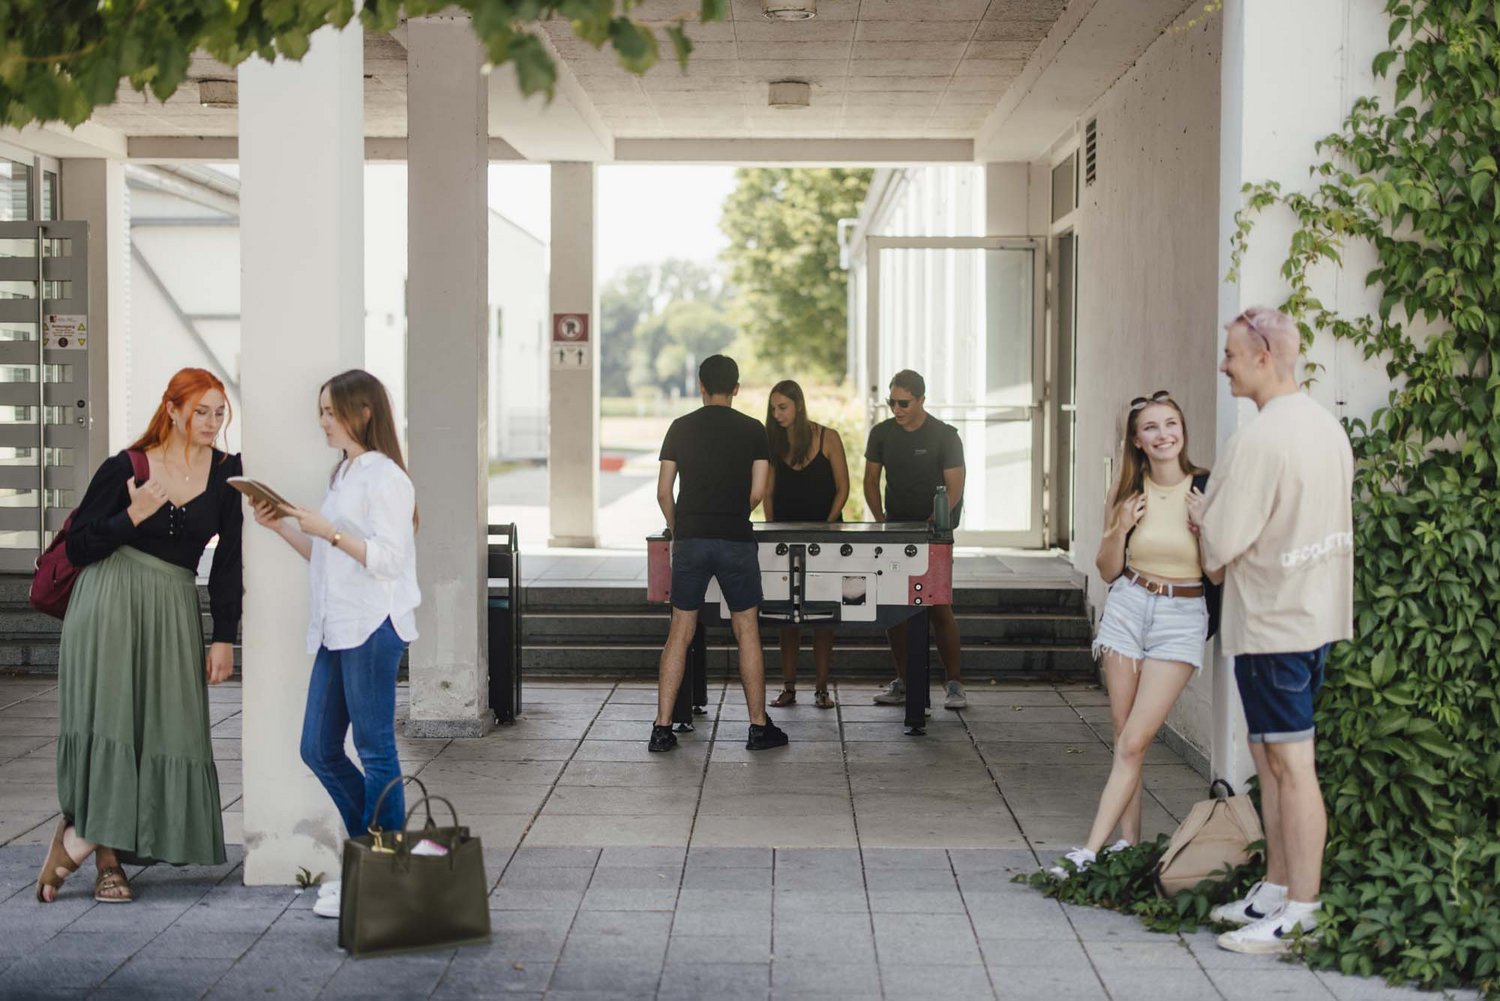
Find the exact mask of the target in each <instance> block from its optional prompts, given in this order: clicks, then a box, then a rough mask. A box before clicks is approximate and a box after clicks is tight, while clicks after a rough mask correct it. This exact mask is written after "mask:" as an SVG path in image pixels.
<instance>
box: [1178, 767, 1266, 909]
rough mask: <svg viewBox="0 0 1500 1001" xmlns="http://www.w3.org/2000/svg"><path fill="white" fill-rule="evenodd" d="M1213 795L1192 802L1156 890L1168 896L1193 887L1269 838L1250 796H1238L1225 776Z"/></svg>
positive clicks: (1247, 857)
mask: <svg viewBox="0 0 1500 1001" xmlns="http://www.w3.org/2000/svg"><path fill="white" fill-rule="evenodd" d="M1220 786H1223V787H1224V792H1223V794H1222V795H1220V794H1219V793H1218V792H1217V791H1216V790H1217V789H1218V788H1219V787H1220ZM1208 794H1209V797H1210V798H1209V799H1205V800H1200V801H1198V802H1197V803H1194V804H1193V809H1192V810H1191V811H1189V813H1188V815H1187V819H1185V820H1184V821H1183V822H1182V824H1181V825H1180V826H1179V827H1178V828H1177V830H1176V831H1175V832H1173V834H1172V843H1171V844H1170V845H1168V846H1167V851H1166V853H1165V854H1164V855H1162V857H1161V861H1160V862H1158V863H1157V864H1156V889H1157V892H1159V893H1160V894H1161V895H1162V896H1164V897H1171V896H1175V895H1176V894H1178V893H1181V892H1182V891H1183V890H1191V889H1192V888H1193V887H1195V886H1197V885H1198V884H1199V883H1201V882H1203V881H1204V880H1205V879H1209V878H1213V876H1214V873H1216V872H1218V871H1219V870H1221V869H1223V868H1225V867H1226V866H1230V867H1232V866H1238V865H1243V864H1245V863H1246V862H1248V861H1249V860H1250V852H1249V847H1250V845H1251V844H1252V843H1253V842H1256V841H1259V840H1261V839H1262V838H1263V837H1265V833H1264V832H1263V831H1262V830H1261V826H1260V815H1259V814H1257V813H1256V812H1255V804H1254V803H1252V802H1250V797H1249V796H1236V795H1235V794H1234V790H1233V789H1232V788H1230V785H1229V783H1228V782H1225V781H1224V780H1223V779H1215V780H1214V782H1213V785H1211V786H1209V787H1208Z"/></svg>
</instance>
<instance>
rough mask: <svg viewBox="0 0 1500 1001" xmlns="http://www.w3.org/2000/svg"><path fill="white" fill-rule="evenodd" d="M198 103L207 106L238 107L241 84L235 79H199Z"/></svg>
mask: <svg viewBox="0 0 1500 1001" xmlns="http://www.w3.org/2000/svg"><path fill="white" fill-rule="evenodd" d="M198 103H199V104H201V105H203V107H205V108H238V107H239V106H240V86H239V84H238V83H236V82H235V81H233V80H199V81H198Z"/></svg>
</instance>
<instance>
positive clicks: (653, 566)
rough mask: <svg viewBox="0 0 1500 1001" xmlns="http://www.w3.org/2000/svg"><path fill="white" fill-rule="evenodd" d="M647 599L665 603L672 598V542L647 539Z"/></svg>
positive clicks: (660, 603)
mask: <svg viewBox="0 0 1500 1001" xmlns="http://www.w3.org/2000/svg"><path fill="white" fill-rule="evenodd" d="M646 600H647V601H649V602H651V603H652V604H654V605H665V604H666V603H667V602H669V601H671V600H672V542H671V540H670V539H648V540H646Z"/></svg>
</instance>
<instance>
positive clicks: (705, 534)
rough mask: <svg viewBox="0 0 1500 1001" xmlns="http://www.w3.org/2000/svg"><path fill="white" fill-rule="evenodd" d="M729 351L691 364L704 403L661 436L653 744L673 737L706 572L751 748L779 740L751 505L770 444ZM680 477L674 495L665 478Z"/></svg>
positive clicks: (761, 484)
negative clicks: (660, 642)
mask: <svg viewBox="0 0 1500 1001" xmlns="http://www.w3.org/2000/svg"><path fill="white" fill-rule="evenodd" d="M739 382H740V370H739V366H738V365H736V364H735V363H734V359H733V358H729V357H726V356H725V355H713V356H711V357H709V358H705V359H704V361H703V364H702V365H700V366H699V367H698V388H699V391H700V392H701V393H702V394H703V406H702V407H701V408H700V409H698V410H695V411H693V412H692V413H690V414H687V415H685V416H683V417H679V418H677V419H676V420H675V421H673V422H672V426H671V427H670V428H668V429H667V436H666V438H665V439H663V440H662V443H661V471H660V473H659V474H658V476H657V480H656V500H657V503H659V504H660V505H661V513H662V514H663V515H665V516H666V519H667V528H668V529H669V530H670V531H671V533H672V625H671V628H670V630H669V631H668V633H667V644H666V646H665V647H663V648H662V652H661V669H660V672H659V675H658V680H657V692H656V699H657V707H656V724H655V725H654V726H653V727H652V728H651V742H650V744H649V745H648V746H649V748H650V749H651V750H653V751H669V750H671V749H672V748H674V747H676V746H677V737H676V736H675V735H674V734H673V733H672V706H673V704H674V703H675V702H676V701H677V690H678V688H680V687H681V686H682V676H683V673H684V671H685V669H686V666H687V651H688V646H689V644H691V643H692V641H693V633H694V632H695V631H696V629H697V626H698V610H699V609H701V608H702V607H703V597H704V595H705V594H706V592H707V591H708V582H709V580H710V579H711V578H712V579H716V580H718V582H719V590H720V591H722V592H723V594H724V602H725V604H727V605H728V606H729V613H730V616H729V617H730V622H729V624H730V628H731V629H732V630H733V631H734V639H735V642H736V643H737V644H738V646H739V654H740V685H741V687H743V688H744V690H745V705H746V707H747V708H748V709H749V710H750V736H749V739H748V741H747V742H746V744H745V746H746V747H747V748H749V749H750V750H752V751H759V750H764V749H765V748H768V747H780V746H781V745H783V744H785V743H786V742H787V737H786V733H785V732H784V731H782V730H781V728H779V727H778V726H776V724H774V723H772V722H771V719H770V717H768V716H767V715H766V670H765V661H764V657H763V655H762V651H761V646H760V601H761V591H760V557H759V554H758V552H757V549H758V547H757V545H756V542H755V535H754V533H753V531H752V530H751V528H750V512H751V511H753V510H754V509H755V505H757V504H759V503H760V502H761V499H762V498H763V497H764V496H765V493H766V480H767V478H768V477H769V475H770V468H771V463H770V459H771V450H770V446H769V445H768V444H767V443H766V429H765V428H764V427H762V426H761V423H760V421H758V420H756V419H755V418H754V417H749V416H746V415H745V414H742V413H739V412H738V411H736V410H735V409H734V408H733V403H734V397H735V394H736V393H738V392H739V391H740V385H739ZM679 476H680V477H681V478H682V484H681V487H680V489H679V490H678V492H677V496H676V498H675V499H674V498H673V496H672V483H673V481H674V480H676V479H677V478H678V477H679Z"/></svg>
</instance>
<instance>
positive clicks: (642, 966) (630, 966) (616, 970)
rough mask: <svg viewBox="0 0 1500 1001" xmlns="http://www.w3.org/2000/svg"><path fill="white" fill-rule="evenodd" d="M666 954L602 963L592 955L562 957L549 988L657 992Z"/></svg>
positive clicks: (625, 993)
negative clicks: (570, 957) (663, 955)
mask: <svg viewBox="0 0 1500 1001" xmlns="http://www.w3.org/2000/svg"><path fill="white" fill-rule="evenodd" d="M661 970H662V957H660V956H659V957H656V958H654V959H632V958H614V959H611V960H610V961H609V962H607V963H600V962H598V961H596V960H594V959H591V958H579V959H564V960H559V961H558V964H557V966H556V967H555V968H554V969H553V971H552V980H551V983H550V985H549V987H548V988H547V990H548V993H549V995H550V994H551V993H552V992H553V991H600V992H614V993H615V995H616V996H620V995H629V994H631V993H647V994H654V993H655V992H656V987H657V984H658V983H659V981H660V980H661Z"/></svg>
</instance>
